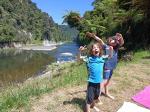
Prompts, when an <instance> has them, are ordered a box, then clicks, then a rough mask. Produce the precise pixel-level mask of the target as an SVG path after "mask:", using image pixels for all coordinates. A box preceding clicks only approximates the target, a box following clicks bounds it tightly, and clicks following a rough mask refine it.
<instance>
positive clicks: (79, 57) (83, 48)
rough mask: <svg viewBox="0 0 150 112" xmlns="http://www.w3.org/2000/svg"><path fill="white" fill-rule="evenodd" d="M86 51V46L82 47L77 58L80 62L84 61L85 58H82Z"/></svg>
mask: <svg viewBox="0 0 150 112" xmlns="http://www.w3.org/2000/svg"><path fill="white" fill-rule="evenodd" d="M85 49H86V46H80V48H79V53H78V56H77V60H78V61H81V60H82V61H83V56H81V53H82V51H84V50H85Z"/></svg>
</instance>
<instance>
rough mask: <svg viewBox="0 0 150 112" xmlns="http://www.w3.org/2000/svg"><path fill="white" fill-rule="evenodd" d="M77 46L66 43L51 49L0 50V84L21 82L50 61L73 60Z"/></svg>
mask: <svg viewBox="0 0 150 112" xmlns="http://www.w3.org/2000/svg"><path fill="white" fill-rule="evenodd" d="M77 52H78V46H77V44H76V43H66V44H63V45H60V46H58V48H57V49H55V50H52V51H23V50H14V49H7V50H0V86H4V85H7V84H11V83H15V82H16V83H18V82H23V81H24V80H26V79H28V78H30V77H33V76H35V74H36V75H37V73H38V72H39V71H42V69H44V67H45V65H47V64H50V63H52V62H56V61H57V62H64V61H73V60H75V59H76V55H77Z"/></svg>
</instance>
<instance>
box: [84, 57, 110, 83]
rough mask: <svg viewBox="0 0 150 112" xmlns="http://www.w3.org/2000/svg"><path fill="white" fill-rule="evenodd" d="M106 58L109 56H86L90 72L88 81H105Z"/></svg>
mask: <svg viewBox="0 0 150 112" xmlns="http://www.w3.org/2000/svg"><path fill="white" fill-rule="evenodd" d="M105 59H107V58H103V57H97V56H90V57H87V58H86V64H87V69H88V74H89V75H88V82H92V83H101V82H102V81H103V67H104V63H105ZM84 61H85V60H84Z"/></svg>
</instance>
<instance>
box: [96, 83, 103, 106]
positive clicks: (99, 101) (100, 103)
mask: <svg viewBox="0 0 150 112" xmlns="http://www.w3.org/2000/svg"><path fill="white" fill-rule="evenodd" d="M102 88H103V83H100V94H99V97H98V99H97V100H95V103H98V104H99V105H102V104H103V103H102V101H101V99H100V96H101V93H102Z"/></svg>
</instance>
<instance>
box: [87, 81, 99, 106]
mask: <svg viewBox="0 0 150 112" xmlns="http://www.w3.org/2000/svg"><path fill="white" fill-rule="evenodd" d="M99 95H100V83H92V82H89V83H88V87H87V94H86V102H87V104H91V103H92V102H93V101H94V100H96V99H98V97H99Z"/></svg>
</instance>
